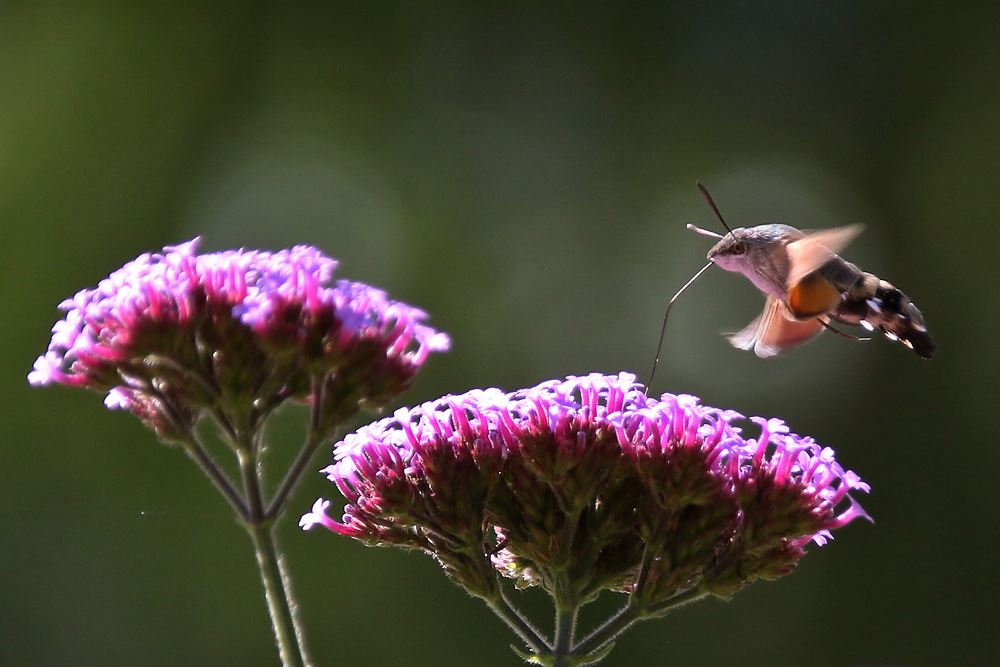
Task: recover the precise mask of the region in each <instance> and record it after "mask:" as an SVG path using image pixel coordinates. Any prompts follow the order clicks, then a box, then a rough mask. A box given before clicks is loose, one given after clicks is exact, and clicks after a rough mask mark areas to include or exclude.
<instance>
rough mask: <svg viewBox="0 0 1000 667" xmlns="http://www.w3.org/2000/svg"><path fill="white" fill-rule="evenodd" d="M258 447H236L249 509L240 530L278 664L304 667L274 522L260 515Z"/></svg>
mask: <svg viewBox="0 0 1000 667" xmlns="http://www.w3.org/2000/svg"><path fill="white" fill-rule="evenodd" d="M260 444H261V443H259V442H254V443H252V444H251V446H249V447H241V448H239V450H238V452H237V455H238V458H239V462H240V473H241V475H242V477H243V483H244V486H245V491H246V496H247V504H248V507H249V519H248V520H247V521H246V522H245V523H244V527H245V528H246V529H247V532H248V533H249V534H250V539H251V540H252V541H253V546H254V552H255V554H256V556H257V567H258V569H259V570H260V578H261V582H262V583H263V584H264V596H265V598H266V600H267V609H268V611H269V612H270V615H271V625H272V627H273V628H274V639H275V642H276V643H277V644H278V652H279V653H280V654H281V663H282V664H283V665H284V667H305V666H306V665H308V664H309V659H308V656H307V653H306V647H305V635H304V634H303V632H302V628H301V626H300V624H299V622H298V619H297V618H296V615H295V604H294V602H293V599H292V590H291V581H290V580H289V579H288V577H287V576H286V574H285V572H284V568H283V567H282V564H281V560H282V559H281V555H280V554H279V552H278V548H277V545H276V544H275V541H274V519H273V518H272V517H267V516H266V515H265V513H264V498H263V493H262V491H261V479H260V477H261V467H260V466H259V465H258V456H259V454H260V452H261V450H262V448H261V447H260V446H259V445H260Z"/></svg>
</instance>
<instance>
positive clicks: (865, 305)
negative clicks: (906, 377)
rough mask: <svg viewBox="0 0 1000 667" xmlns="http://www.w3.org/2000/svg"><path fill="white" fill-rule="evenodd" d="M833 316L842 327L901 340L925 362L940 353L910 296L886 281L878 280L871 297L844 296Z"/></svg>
mask: <svg viewBox="0 0 1000 667" xmlns="http://www.w3.org/2000/svg"><path fill="white" fill-rule="evenodd" d="M868 275H871V274H868ZM873 277H874V276H873ZM863 291H864V290H862V292H863ZM830 317H831V318H832V319H834V320H836V321H838V322H841V323H842V324H850V325H861V326H864V327H865V328H867V329H881V330H882V332H883V333H884V334H885V335H886V337H888V338H891V339H894V340H899V341H900V342H902V343H903V344H904V345H906V346H907V347H909V348H910V349H912V350H913V351H914V352H916V353H917V355H918V356H920V357H923V358H924V359H930V358H931V357H933V356H934V352H935V350H937V344H936V343H935V342H934V340H933V339H932V338H931V336H930V334H929V333H928V332H927V326H926V325H925V324H924V316H923V315H922V314H921V312H920V311H919V310H918V309H917V307H916V306H915V305H913V302H912V301H910V299H909V297H907V296H906V295H905V294H903V292H901V291H900V290H898V289H896V288H895V287H893V285H892V284H891V283H889V282H886V281H885V280H879V282H878V286H877V287H876V288H875V291H874V294H872V295H871V296H868V297H865V296H863V295H862V296H851V295H850V294H848V293H845V294H844V296H843V299H842V300H841V302H840V305H839V306H838V307H837V309H836V310H834V311H833V312H831V313H830Z"/></svg>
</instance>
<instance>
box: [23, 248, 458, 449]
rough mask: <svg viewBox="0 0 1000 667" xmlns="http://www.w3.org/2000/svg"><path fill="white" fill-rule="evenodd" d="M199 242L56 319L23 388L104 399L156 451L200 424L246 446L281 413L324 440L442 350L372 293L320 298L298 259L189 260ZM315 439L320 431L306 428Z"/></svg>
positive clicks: (312, 273) (297, 251) (360, 290)
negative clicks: (137, 425) (311, 415)
mask: <svg viewBox="0 0 1000 667" xmlns="http://www.w3.org/2000/svg"><path fill="white" fill-rule="evenodd" d="M198 241H199V239H194V240H192V241H189V242H187V243H184V244H181V245H178V246H168V247H166V248H164V250H163V252H162V253H151V254H150V253H147V254H143V255H140V256H139V257H138V258H136V259H135V260H133V261H132V262H129V263H128V264H126V265H125V266H123V267H122V268H121V269H119V270H117V271H115V272H114V273H112V274H111V275H110V276H109V277H108V278H106V279H105V280H102V281H101V282H100V283H99V284H98V286H97V288H96V289H90V290H86V289H85V290H82V291H80V292H78V293H77V294H76V295H75V296H74V297H73V298H72V299H67V300H66V301H64V302H63V303H62V304H60V308H61V309H62V310H64V311H65V312H66V316H65V318H64V319H63V320H61V321H59V322H57V323H56V324H55V326H54V327H53V328H52V339H51V342H50V343H49V348H48V351H47V352H46V353H45V354H44V355H43V356H41V357H39V358H38V359H37V361H36V362H35V366H34V370H33V371H32V372H31V373H30V374H29V376H28V380H29V382H31V384H34V385H45V384H52V383H58V384H66V385H72V386H81V387H86V388H89V389H95V390H97V391H102V392H107V398H106V399H105V403H106V404H107V405H108V407H113V408H114V407H121V408H127V409H129V410H132V411H133V412H134V413H135V414H136V415H138V416H139V418H140V419H142V420H143V421H144V422H146V423H147V424H149V425H150V426H152V427H153V428H154V429H155V430H156V431H157V433H158V434H159V435H160V436H161V438H164V439H165V440H172V439H175V438H177V437H180V436H181V434H183V433H185V432H187V431H189V430H190V428H191V427H192V425H193V423H194V422H195V421H197V419H198V418H200V417H201V416H203V414H205V413H210V414H212V415H213V416H214V417H216V418H218V419H219V420H220V421H222V422H224V423H225V424H227V425H228V426H229V427H231V428H232V429H246V430H247V431H248V432H253V431H254V430H255V429H256V428H258V427H259V425H260V424H261V423H262V421H263V420H264V419H266V417H267V415H268V414H270V412H272V411H273V410H274V408H276V407H277V406H278V405H280V404H282V403H283V402H285V401H286V400H289V399H291V400H297V401H310V402H315V401H321V402H324V405H327V404H328V407H329V410H326V411H324V410H323V409H322V408H323V407H324V405H321V406H320V408H321V409H320V410H318V411H317V413H318V414H320V415H322V418H323V419H325V420H327V421H328V423H329V424H330V425H331V426H332V425H333V424H336V423H339V422H340V421H342V420H343V419H344V418H345V417H347V416H350V414H353V413H354V412H356V411H357V409H358V408H360V407H362V406H363V405H374V406H378V405H381V404H384V403H385V402H387V401H389V400H391V399H392V398H393V397H395V396H397V395H398V394H399V393H400V392H401V391H403V390H404V389H406V388H407V386H408V385H409V384H410V382H411V381H412V379H413V377H414V375H415V374H416V372H417V371H418V370H419V368H420V366H421V365H422V364H423V363H424V361H425V360H426V359H427V356H428V355H429V354H430V353H431V352H438V351H442V350H446V349H447V348H448V346H449V340H448V337H447V336H446V335H445V334H442V333H439V332H437V331H435V330H433V329H431V328H430V327H428V326H426V325H424V324H423V321H424V320H425V319H426V314H425V313H423V312H422V311H420V310H418V309H416V308H413V307H412V306H408V305H406V304H404V303H400V302H397V301H392V300H390V299H389V298H388V297H387V295H386V294H385V292H383V291H382V290H379V289H376V288H374V287H370V286H368V285H364V284H361V283H352V282H348V281H346V280H340V281H337V282H336V283H335V284H331V278H332V275H333V271H334V268H335V267H336V261H335V260H333V259H330V258H328V257H325V256H324V255H323V254H322V253H321V252H320V251H319V250H317V249H316V248H313V247H311V246H295V247H294V248H292V249H290V250H282V251H280V252H274V253H272V252H265V251H255V250H234V251H227V252H218V253H209V254H203V255H199V254H197V253H196V252H195V251H196V248H197V245H198ZM319 426H320V427H322V425H319Z"/></svg>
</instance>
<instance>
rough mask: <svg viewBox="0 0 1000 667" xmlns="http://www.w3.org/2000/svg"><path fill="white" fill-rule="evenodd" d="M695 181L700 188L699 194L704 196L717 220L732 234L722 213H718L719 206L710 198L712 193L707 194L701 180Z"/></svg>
mask: <svg viewBox="0 0 1000 667" xmlns="http://www.w3.org/2000/svg"><path fill="white" fill-rule="evenodd" d="M696 183H697V184H698V189H699V190H701V194H702V196H703V197H704V198H705V201H707V202H708V205H709V206H711V207H712V211H713V212H714V213H715V217H717V218H718V219H719V222H721V223H722V226H723V227H725V228H726V231H727V232H729V233H730V234H732V233H733V230H732V229H730V228H729V225H727V224H726V220H725V218H723V217H722V214H721V213H719V207H718V206H716V205H715V202H714V201H713V200H712V195H710V194H708V190H707V189H705V186H704V185H702V184H701V181H696Z"/></svg>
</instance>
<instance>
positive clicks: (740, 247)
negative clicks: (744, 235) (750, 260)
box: [731, 241, 747, 255]
mask: <svg viewBox="0 0 1000 667" xmlns="http://www.w3.org/2000/svg"><path fill="white" fill-rule="evenodd" d="M731 250H732V253H733V254H734V255H742V254H743V253H745V252H746V251H747V246H746V244H745V243H743V241H737V242H736V243H734V244H733V246H732V248H731Z"/></svg>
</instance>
